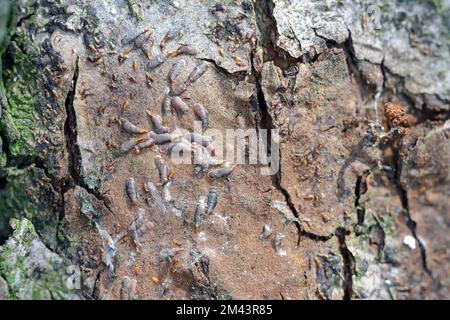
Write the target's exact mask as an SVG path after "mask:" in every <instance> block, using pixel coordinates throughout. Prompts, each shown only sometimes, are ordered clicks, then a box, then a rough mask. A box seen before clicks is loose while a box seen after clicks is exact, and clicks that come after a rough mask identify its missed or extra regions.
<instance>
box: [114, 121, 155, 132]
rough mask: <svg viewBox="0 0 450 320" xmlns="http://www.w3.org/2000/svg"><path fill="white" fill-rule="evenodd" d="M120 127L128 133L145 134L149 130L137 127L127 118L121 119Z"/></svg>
mask: <svg viewBox="0 0 450 320" xmlns="http://www.w3.org/2000/svg"><path fill="white" fill-rule="evenodd" d="M120 126H121V127H122V129H123V130H125V131H126V132H128V133H134V134H143V133H147V132H148V130H147V129H141V128H139V127H138V126H137V125H135V124H133V123H131V121H130V120H128V119H125V118H121V119H120Z"/></svg>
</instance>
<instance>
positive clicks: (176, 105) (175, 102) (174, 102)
mask: <svg viewBox="0 0 450 320" xmlns="http://www.w3.org/2000/svg"><path fill="white" fill-rule="evenodd" d="M170 105H171V106H172V108H173V109H175V111H177V112H178V113H181V114H183V113H186V112H188V111H189V110H190V109H189V106H188V105H187V104H186V102H184V101H183V99H181V98H180V97H178V96H176V97H172V98H171V99H170Z"/></svg>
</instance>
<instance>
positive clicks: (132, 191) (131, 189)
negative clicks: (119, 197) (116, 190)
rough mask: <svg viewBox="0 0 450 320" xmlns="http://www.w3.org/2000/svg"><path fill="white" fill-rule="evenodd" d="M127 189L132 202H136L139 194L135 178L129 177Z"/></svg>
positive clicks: (126, 183) (126, 184)
mask: <svg viewBox="0 0 450 320" xmlns="http://www.w3.org/2000/svg"><path fill="white" fill-rule="evenodd" d="M125 190H126V192H127V196H128V198H129V199H130V201H131V203H132V204H136V203H137V201H138V198H139V194H138V191H137V188H136V182H135V181H134V179H133V178H128V179H127V181H126V182H125Z"/></svg>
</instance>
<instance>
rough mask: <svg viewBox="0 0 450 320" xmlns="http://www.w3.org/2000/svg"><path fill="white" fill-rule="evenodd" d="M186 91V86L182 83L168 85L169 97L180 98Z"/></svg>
mask: <svg viewBox="0 0 450 320" xmlns="http://www.w3.org/2000/svg"><path fill="white" fill-rule="evenodd" d="M186 89H187V86H186V84H185V83H184V82H181V81H176V82H174V83H171V84H170V95H171V96H180V95H181V94H183V92H185V91H186Z"/></svg>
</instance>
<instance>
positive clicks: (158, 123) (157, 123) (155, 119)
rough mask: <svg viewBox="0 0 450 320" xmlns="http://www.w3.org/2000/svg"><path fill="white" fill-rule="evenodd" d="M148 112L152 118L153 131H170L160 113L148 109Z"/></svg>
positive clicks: (159, 132) (158, 132)
mask: <svg viewBox="0 0 450 320" xmlns="http://www.w3.org/2000/svg"><path fill="white" fill-rule="evenodd" d="M147 114H148V116H149V117H150V119H151V120H152V125H153V131H154V132H155V133H157V134H161V133H168V132H169V131H170V129H169V128H168V127H166V126H164V125H163V124H162V122H163V120H162V118H161V116H160V115H159V114H156V113H153V112H151V111H150V110H147Z"/></svg>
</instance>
